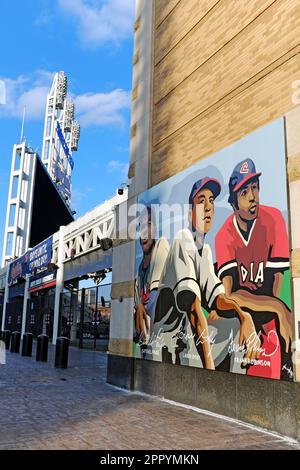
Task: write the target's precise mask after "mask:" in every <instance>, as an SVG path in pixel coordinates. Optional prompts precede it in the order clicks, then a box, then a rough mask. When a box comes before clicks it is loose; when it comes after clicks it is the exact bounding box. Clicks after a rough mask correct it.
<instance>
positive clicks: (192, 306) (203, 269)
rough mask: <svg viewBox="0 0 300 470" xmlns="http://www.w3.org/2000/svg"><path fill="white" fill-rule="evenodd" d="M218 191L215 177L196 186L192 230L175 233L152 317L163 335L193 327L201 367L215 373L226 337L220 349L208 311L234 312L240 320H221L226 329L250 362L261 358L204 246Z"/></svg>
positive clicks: (246, 319) (249, 326) (250, 327)
mask: <svg viewBox="0 0 300 470" xmlns="http://www.w3.org/2000/svg"><path fill="white" fill-rule="evenodd" d="M220 191H221V185H220V183H219V181H217V180H216V179H214V178H209V177H205V178H203V179H200V180H198V181H197V182H196V183H195V184H194V185H193V187H192V190H191V193H190V197H189V205H190V211H189V223H190V228H189V229H184V230H181V231H180V232H179V233H178V234H177V236H176V238H175V240H174V242H173V245H172V247H171V249H170V251H169V254H168V257H167V259H166V262H165V266H164V268H163V271H162V275H161V281H160V283H159V295H158V299H157V303H156V308H155V318H154V323H155V324H156V329H158V326H157V325H159V326H161V327H162V328H163V331H164V332H170V331H175V330H176V329H178V327H180V331H181V332H182V331H184V330H185V329H186V324H187V322H189V325H190V327H191V330H192V332H193V340H194V342H195V347H196V349H197V351H198V354H199V356H200V358H201V360H202V364H203V367H205V368H208V369H214V368H215V365H217V364H216V362H221V361H222V360H223V359H224V357H225V356H226V354H227V353H228V348H227V351H226V347H224V338H222V339H223V341H222V345H221V346H222V348H221V349H220V348H218V347H217V343H218V340H217V338H216V337H215V336H214V334H215V333H214V334H211V332H210V331H209V327H208V324H207V319H206V316H205V314H204V312H203V307H204V308H205V309H206V311H208V312H211V311H214V310H215V309H217V310H218V312H219V313H221V312H226V311H234V312H235V313H236V316H237V318H233V319H229V320H228V319H223V320H222V321H225V322H226V321H228V322H229V323H227V326H228V327H231V328H232V327H233V329H234V332H232V334H233V335H234V336H235V334H236V333H237V332H238V331H240V337H239V342H240V346H242V345H244V353H245V357H246V358H247V359H249V360H252V359H255V358H256V357H258V355H259V352H258V350H259V346H260V341H259V339H258V337H257V335H256V332H255V328H254V324H253V321H252V319H251V316H250V315H249V314H248V313H246V312H243V311H242V310H241V308H240V307H239V305H238V304H237V303H236V302H235V301H234V300H231V299H228V298H227V297H226V296H225V294H224V293H225V289H224V286H223V284H222V282H221V281H220V279H219V278H218V277H217V275H216V274H215V270H214V265H213V260H212V253H211V249H210V247H209V245H208V244H206V243H204V239H205V235H206V234H207V232H208V231H209V230H210V228H211V226H212V224H213V218H214V200H215V198H216V197H217V196H218V195H219V194H220ZM232 320H233V322H232ZM216 323H218V322H216ZM234 323H235V325H234ZM180 325H181V326H180ZM233 325H234V326H233ZM229 331H230V328H226V332H227V333H228V335H227V337H226V340H227V341H228V339H229ZM225 336H226V335H225ZM212 344H213V346H211V345H212ZM246 344H247V346H245V345H246Z"/></svg>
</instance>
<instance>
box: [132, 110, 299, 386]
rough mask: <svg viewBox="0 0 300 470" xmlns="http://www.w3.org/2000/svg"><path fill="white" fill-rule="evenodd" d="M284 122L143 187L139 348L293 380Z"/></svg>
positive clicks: (168, 358) (149, 355)
mask: <svg viewBox="0 0 300 470" xmlns="http://www.w3.org/2000/svg"><path fill="white" fill-rule="evenodd" d="M284 132H285V131H284V122H283V120H281V119H280V120H277V121H275V122H273V123H272V124H270V125H268V126H266V127H264V128H262V129H259V130H257V131H256V132H254V133H252V134H251V135H249V136H246V137H245V138H243V139H241V140H240V141H238V142H236V143H234V144H232V145H231V146H230V147H227V148H226V149H223V150H222V151H220V152H217V153H216V154H214V155H212V156H210V157H207V158H205V159H202V160H201V161H200V162H199V163H197V164H195V165H193V167H191V168H189V169H187V170H185V171H183V172H181V173H180V174H177V175H175V176H174V177H172V178H170V179H168V180H166V181H164V182H162V183H160V184H159V185H157V186H155V187H153V188H151V189H150V190H148V191H147V192H145V193H143V194H141V195H140V197H139V204H140V205H141V210H140V214H139V220H138V240H137V258H136V272H137V275H136V286H135V311H134V320H133V321H134V341H133V355H134V356H135V357H139V358H144V359H149V360H154V361H163V362H170V363H173V364H181V365H189V366H194V367H195V366H196V367H205V368H207V369H213V370H222V371H228V372H235V373H240V374H247V375H252V376H259V377H266V378H272V379H282V380H293V365H292V354H291V342H292V339H291V325H292V314H291V287H290V285H291V280H290V248H289V239H288V231H287V225H288V224H287V222H288V215H287V214H288V213H287V188H286V167H285V164H286V163H285V162H286V157H285V134H284ZM199 145H201V143H199Z"/></svg>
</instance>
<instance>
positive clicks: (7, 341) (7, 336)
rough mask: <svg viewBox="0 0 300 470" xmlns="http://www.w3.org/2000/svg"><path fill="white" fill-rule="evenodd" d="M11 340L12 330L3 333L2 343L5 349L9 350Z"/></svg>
mask: <svg viewBox="0 0 300 470" xmlns="http://www.w3.org/2000/svg"><path fill="white" fill-rule="evenodd" d="M10 338H11V331H10V330H4V331H3V333H2V341H4V343H5V349H9V345H10Z"/></svg>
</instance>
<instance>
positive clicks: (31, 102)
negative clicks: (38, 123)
mask: <svg viewBox="0 0 300 470" xmlns="http://www.w3.org/2000/svg"><path fill="white" fill-rule="evenodd" d="M52 79H53V73H51V72H47V71H45V70H37V71H36V72H34V73H32V74H28V75H20V76H19V77H17V78H16V79H15V80H13V79H10V78H3V81H4V83H5V89H6V103H5V106H3V107H1V109H0V116H6V117H17V118H19V117H21V116H22V113H23V109H24V106H26V118H27V119H30V120H37V119H40V118H42V117H43V116H44V113H45V106H46V99H47V94H48V93H49V90H50V86H51V82H52Z"/></svg>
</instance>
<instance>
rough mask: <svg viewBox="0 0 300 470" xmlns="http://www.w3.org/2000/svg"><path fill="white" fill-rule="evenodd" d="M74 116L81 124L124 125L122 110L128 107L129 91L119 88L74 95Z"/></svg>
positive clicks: (129, 104)
mask: <svg viewBox="0 0 300 470" xmlns="http://www.w3.org/2000/svg"><path fill="white" fill-rule="evenodd" d="M74 101H75V110H76V118H77V119H78V121H79V122H80V123H81V124H82V126H86V127H88V126H96V125H107V124H117V125H121V126H122V125H124V123H125V119H124V116H123V114H122V112H123V111H124V110H126V109H130V106H131V93H130V92H129V91H124V90H121V89H116V90H113V91H112V92H110V93H86V94H83V95H79V96H77V97H75V99H74Z"/></svg>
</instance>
